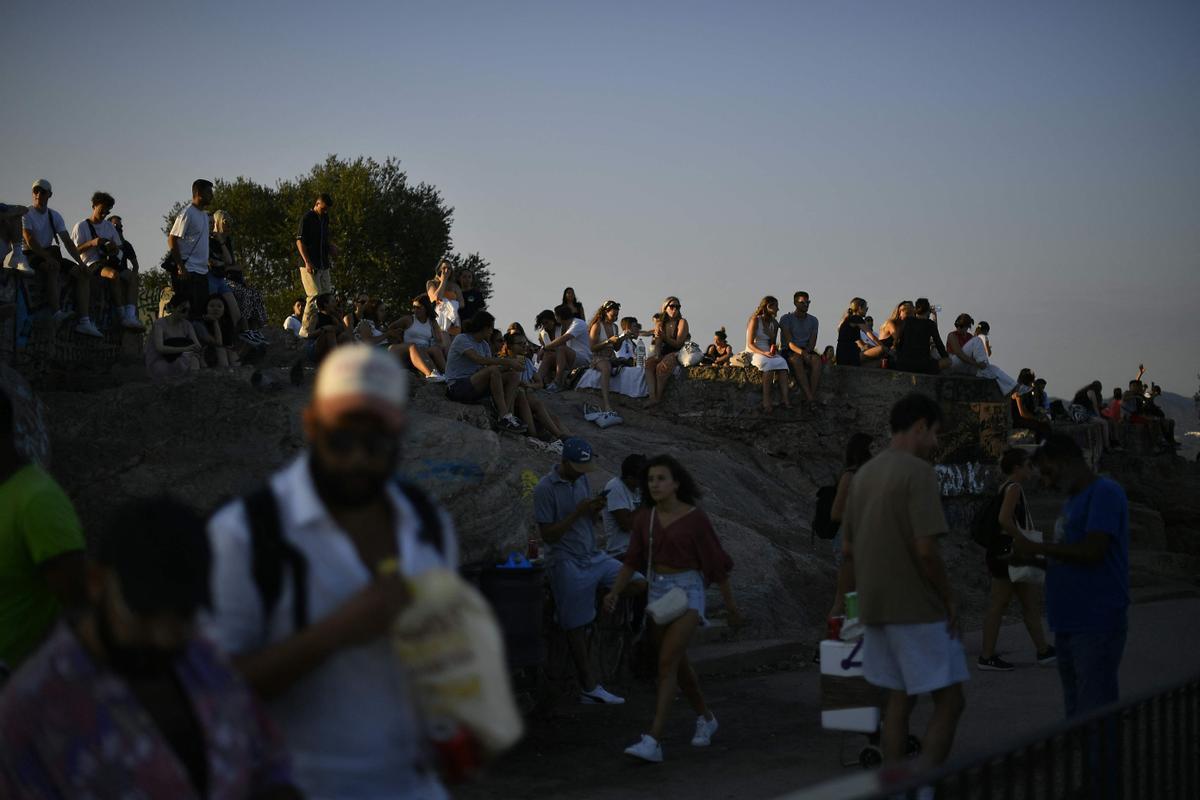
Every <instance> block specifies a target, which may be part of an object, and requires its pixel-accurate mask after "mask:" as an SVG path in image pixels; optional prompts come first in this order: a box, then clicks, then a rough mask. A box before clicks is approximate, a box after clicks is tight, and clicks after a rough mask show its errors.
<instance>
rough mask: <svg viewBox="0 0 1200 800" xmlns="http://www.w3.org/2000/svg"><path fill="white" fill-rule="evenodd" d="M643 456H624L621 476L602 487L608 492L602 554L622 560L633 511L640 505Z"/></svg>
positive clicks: (637, 454)
mask: <svg viewBox="0 0 1200 800" xmlns="http://www.w3.org/2000/svg"><path fill="white" fill-rule="evenodd" d="M645 466H646V457H645V456H644V455H641V454H640V453H634V454H633V455H629V456H625V460H624V461H622V462H621V474H620V475H618V476H617V477H615V478H613V479H612V480H610V481H609V482H608V483H606V484H604V491H605V492H607V493H608V495H607V498H606V500H607V502H606V503H605V506H604V512H603V520H604V552H606V553H608V554H609V555H610V556H612V557H613V558H618V559H620V558H624V557H625V551H626V550H628V549H629V534H630V532H631V531H632V530H633V512H634V511H636V510H637V507H638V506H639V505H641V504H642V490H641V479H642V470H643V469H644V468H645Z"/></svg>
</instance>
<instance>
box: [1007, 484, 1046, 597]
mask: <svg viewBox="0 0 1200 800" xmlns="http://www.w3.org/2000/svg"><path fill="white" fill-rule="evenodd" d="M1021 501H1022V502H1024V501H1025V490H1024V489H1022V490H1021ZM1025 525H1026V526H1027V528H1028V530H1024V531H1021V533H1022V534H1024V536H1025V538H1026V539H1028V540H1029V541H1031V542H1037V543H1038V544H1041V543H1042V542H1043V541H1044V539H1043V537H1042V532H1041V531H1039V530H1034V529H1033V517H1031V516H1030V515H1029V507H1028V506H1026V507H1025ZM1013 549H1014V551H1015V550H1016V548H1015V547H1014V548H1013ZM1030 562H1031V563H1026V564H1009V566H1008V579H1009V580H1010V581H1012V582H1013V583H1045V582H1046V559H1044V558H1037V559H1030Z"/></svg>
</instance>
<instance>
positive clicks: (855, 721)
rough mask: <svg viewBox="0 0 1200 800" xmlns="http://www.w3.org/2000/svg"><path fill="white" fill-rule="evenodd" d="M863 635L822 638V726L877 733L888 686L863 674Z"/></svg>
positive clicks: (827, 728)
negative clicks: (848, 638) (869, 680)
mask: <svg viewBox="0 0 1200 800" xmlns="http://www.w3.org/2000/svg"><path fill="white" fill-rule="evenodd" d="M862 674H863V671H862V639H855V640H853V641H849V642H843V641H838V640H835V639H826V640H825V641H823V642H821V727H822V728H824V729H826V730H831V731H853V732H855V733H875V732H877V731H878V730H879V718H880V713H879V710H880V708H881V707H882V705H883V701H884V690H882V689H880V688H879V687H877V686H872V685H871V684H869V683H867V680H866V678H864V677H863V676H862Z"/></svg>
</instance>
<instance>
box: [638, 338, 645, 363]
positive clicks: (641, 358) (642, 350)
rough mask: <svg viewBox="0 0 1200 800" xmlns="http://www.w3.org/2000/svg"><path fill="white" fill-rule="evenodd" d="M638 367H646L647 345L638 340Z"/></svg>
mask: <svg viewBox="0 0 1200 800" xmlns="http://www.w3.org/2000/svg"><path fill="white" fill-rule="evenodd" d="M637 365H638V369H642V368H643V367H645V366H646V343H645V342H643V341H642V340H641V339H638V343H637Z"/></svg>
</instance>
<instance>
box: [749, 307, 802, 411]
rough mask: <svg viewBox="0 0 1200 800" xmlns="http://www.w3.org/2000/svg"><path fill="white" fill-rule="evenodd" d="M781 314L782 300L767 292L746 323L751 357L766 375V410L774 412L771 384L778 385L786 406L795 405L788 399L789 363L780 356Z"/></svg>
mask: <svg viewBox="0 0 1200 800" xmlns="http://www.w3.org/2000/svg"><path fill="white" fill-rule="evenodd" d="M778 313H779V301H778V300H776V299H775V298H774V297H771V296H770V295H767V296H766V297H764V298H763V299H762V300H760V301H759V303H758V308H756V309H755V310H754V314H753V315H751V317H750V321H749V322H747V323H746V349H747V350H749V351H750V353H751V357H750V360H751V362H753V364H754V366H756V367H758V368H759V369H760V370H761V371H762V374H763V378H762V393H763V394H762V407H763V413H765V414H770V413H771V410H772V408H773V406H772V403H771V384H772V383H774V384H778V386H779V394H780V395H781V396H782V398H783V403H782V404H783V407H784V408H791V407H792V403H791V401H790V400H789V399H788V385H787V382H788V363H787V359H785V358H784V357H783V356H781V355H779V348H778V346H777V345H776V343H775V337H777V336H778V335H779V323H778V322H777V321H776V319H775V315H776V314H778Z"/></svg>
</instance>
